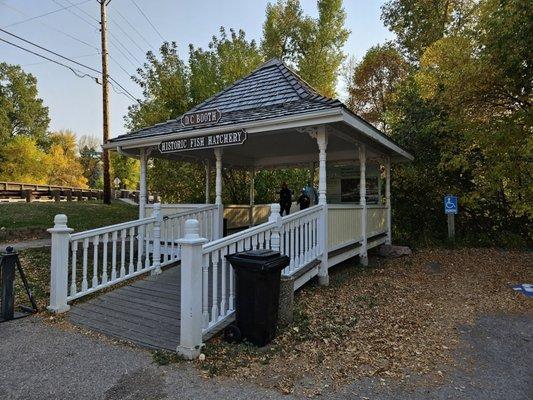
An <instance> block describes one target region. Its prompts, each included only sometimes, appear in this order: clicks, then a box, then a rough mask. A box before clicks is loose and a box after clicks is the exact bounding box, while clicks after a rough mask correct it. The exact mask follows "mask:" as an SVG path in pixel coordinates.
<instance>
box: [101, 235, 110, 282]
mask: <svg viewBox="0 0 533 400" xmlns="http://www.w3.org/2000/svg"><path fill="white" fill-rule="evenodd" d="M107 242H109V234H108V233H104V234H103V238H102V243H103V254H102V285H105V284H106V283H107Z"/></svg>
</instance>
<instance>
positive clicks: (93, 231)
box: [70, 217, 155, 241]
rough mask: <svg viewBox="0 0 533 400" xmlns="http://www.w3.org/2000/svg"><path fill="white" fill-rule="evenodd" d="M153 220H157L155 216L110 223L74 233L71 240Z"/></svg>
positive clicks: (144, 223) (131, 226)
mask: <svg viewBox="0 0 533 400" xmlns="http://www.w3.org/2000/svg"><path fill="white" fill-rule="evenodd" d="M151 222H155V217H148V218H142V219H136V220H133V221H127V222H121V223H120V224H115V225H109V226H104V227H101V228H96V229H90V230H88V231H83V232H77V233H73V234H72V235H70V240H71V241H72V240H79V239H85V238H88V237H93V236H97V235H102V234H104V233H109V232H113V231H119V230H121V229H128V228H133V227H135V226H140V225H146V224H149V223H151Z"/></svg>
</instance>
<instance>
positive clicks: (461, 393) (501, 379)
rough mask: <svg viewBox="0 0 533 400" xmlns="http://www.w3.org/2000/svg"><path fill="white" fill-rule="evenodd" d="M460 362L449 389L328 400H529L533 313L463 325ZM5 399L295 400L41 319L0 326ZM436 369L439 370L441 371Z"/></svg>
mask: <svg viewBox="0 0 533 400" xmlns="http://www.w3.org/2000/svg"><path fill="white" fill-rule="evenodd" d="M458 329H459V330H460V332H461V335H462V345H463V346H462V347H464V349H465V350H462V351H460V352H458V353H457V360H458V361H459V362H462V363H465V359H466V360H468V369H467V370H466V371H465V370H463V369H460V370H459V369H458V370H452V371H451V372H449V373H448V374H446V379H445V381H444V383H443V384H431V385H429V386H427V385H425V384H420V385H410V386H406V387H400V386H398V385H397V384H396V383H395V382H393V381H389V380H386V381H380V380H379V379H363V380H358V381H355V382H354V383H353V384H351V385H349V386H346V387H344V388H342V389H341V390H340V391H337V392H335V391H333V390H331V389H325V392H324V393H323V395H322V396H321V398H324V399H332V400H338V399H372V400H375V399H381V400H393V399H394V400H400V399H409V400H426V399H439V400H440V399H442V400H444V399H458V400H466V399H472V400H474V399H475V400H477V399H484V400H526V399H529V398H530V397H529V395H530V394H531V391H532V389H533V387H532V378H531V377H532V376H533V370H532V366H531V360H532V359H533V314H529V315H521V316H504V315H498V316H492V315H491V316H484V317H482V318H480V319H479V320H478V322H477V323H476V324H475V325H474V326H473V327H458ZM0 360H2V362H0V399H1V400H8V399H9V400H19V399H20V400H22V399H24V400H33V399H39V400H45V399H57V400H63V399H65V400H67V399H91V400H93V399H105V400H116V399H129V400H137V399H138V400H140V399H151V400H157V399H207V400H210V399H234V400H239V399H250V400H256V399H295V398H303V397H298V396H297V395H288V396H285V395H282V394H280V393H278V392H276V391H272V390H266V389H264V388H261V387H258V386H255V385H254V384H253V382H247V383H239V382H234V381H229V380H219V379H204V378H202V377H201V376H200V375H199V373H198V372H197V370H196V369H195V367H194V366H193V364H192V363H188V362H187V363H181V364H171V365H167V366H158V365H155V364H154V363H153V362H152V358H151V355H150V353H149V352H147V351H145V350H142V349H136V348H130V347H126V346H122V345H116V344H112V343H110V342H107V341H102V340H98V339H95V338H93V337H91V336H86V335H84V334H82V333H80V332H73V331H65V330H62V329H60V328H58V327H55V326H53V325H49V324H48V323H45V322H43V321H42V320H41V318H40V317H29V318H25V319H21V320H18V321H12V322H7V323H3V324H0ZM436 368H437V367H436Z"/></svg>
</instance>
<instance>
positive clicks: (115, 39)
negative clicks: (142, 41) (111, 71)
mask: <svg viewBox="0 0 533 400" xmlns="http://www.w3.org/2000/svg"><path fill="white" fill-rule="evenodd" d="M52 1H53V2H54V3H56V4H58V5H61V6H62V5H63V4H62V3H59V2H58V1H57V0H52ZM67 1H68V2H69V3H70V1H69V0H67ZM71 4H72V3H71ZM76 8H77V9H78V10H80V11H81V12H82V13H84V14H86V15H88V16H89V17H90V18H91V19H93V20H95V21H96V22H97V23H98V25H95V24H94V23H92V22H91V21H89V20H87V18H85V17H82V16H81V15H79V14H78V13H76V12H74V10H71V9H67V11H68V12H70V13H71V14H72V15H74V16H76V17H77V18H79V19H80V20H82V21H83V22H85V23H86V24H87V25H89V26H90V27H92V28H94V29H96V30H100V21H98V20H97V19H96V18H94V17H93V16H92V15H91V14H89V13H88V12H86V11H85V10H83V9H81V8H80V7H76ZM109 34H110V36H111V38H112V39H113V40H110V42H111V44H112V45H113V46H114V47H115V48H116V49H117V50H118V52H119V53H120V54H122V56H123V57H124V58H125V59H127V60H128V62H130V63H131V64H132V65H133V66H135V65H136V64H135V63H137V64H142V63H141V62H140V61H139V60H138V59H137V58H136V57H135V56H134V55H133V53H132V52H131V51H130V50H129V49H128V48H127V47H126V46H125V45H124V44H123V43H122V42H121V41H120V39H118V38H117V37H116V36H115V35H114V34H113V32H109ZM115 42H116V43H118V44H116V43H115ZM119 45H120V46H122V48H123V49H124V50H125V51H126V53H128V54H129V57H128V56H127V55H126V54H125V53H124V51H122V50H121V48H120V47H119ZM130 57H131V58H130ZM132 59H133V60H134V61H132Z"/></svg>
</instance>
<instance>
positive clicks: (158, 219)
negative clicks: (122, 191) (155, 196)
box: [146, 203, 163, 275]
mask: <svg viewBox="0 0 533 400" xmlns="http://www.w3.org/2000/svg"><path fill="white" fill-rule="evenodd" d="M153 212H154V218H155V222H154V229H153V253H152V260H153V263H154V269H153V270H152V272H151V275H159V274H160V273H161V272H162V271H161V223H162V222H163V216H162V215H161V203H155V204H154V209H153ZM146 256H148V255H146Z"/></svg>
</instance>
